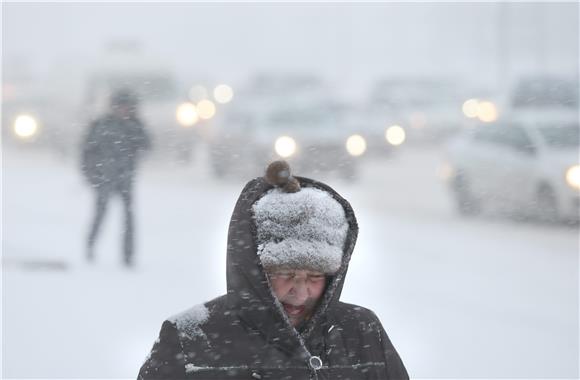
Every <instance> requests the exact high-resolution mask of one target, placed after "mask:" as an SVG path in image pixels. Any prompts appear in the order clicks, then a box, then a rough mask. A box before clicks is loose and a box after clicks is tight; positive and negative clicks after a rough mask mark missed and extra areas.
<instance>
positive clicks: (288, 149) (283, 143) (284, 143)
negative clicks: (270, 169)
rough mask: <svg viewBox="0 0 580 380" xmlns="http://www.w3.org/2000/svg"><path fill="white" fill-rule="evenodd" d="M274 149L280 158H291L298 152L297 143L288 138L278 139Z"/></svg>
mask: <svg viewBox="0 0 580 380" xmlns="http://www.w3.org/2000/svg"><path fill="white" fill-rule="evenodd" d="M274 149H275V150H276V153H278V155H279V156H280V157H284V158H286V157H290V156H291V155H293V154H294V153H295V152H296V141H294V139H293V138H292V137H288V136H281V137H278V139H277V140H276V143H275V144H274Z"/></svg>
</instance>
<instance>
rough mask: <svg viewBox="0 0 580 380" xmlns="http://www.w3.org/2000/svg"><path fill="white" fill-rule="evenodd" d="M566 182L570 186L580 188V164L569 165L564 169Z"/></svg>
mask: <svg viewBox="0 0 580 380" xmlns="http://www.w3.org/2000/svg"><path fill="white" fill-rule="evenodd" d="M566 182H567V183H568V185H569V186H570V187H573V188H574V189H579V190H580V165H574V166H570V167H569V168H568V170H566Z"/></svg>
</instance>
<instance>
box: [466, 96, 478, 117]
mask: <svg viewBox="0 0 580 380" xmlns="http://www.w3.org/2000/svg"><path fill="white" fill-rule="evenodd" d="M462 110H463V114H464V115H465V116H467V117H469V118H475V117H477V115H478V112H479V101H478V100H477V99H468V100H466V101H465V102H464V103H463V107H462Z"/></svg>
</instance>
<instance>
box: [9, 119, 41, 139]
mask: <svg viewBox="0 0 580 380" xmlns="http://www.w3.org/2000/svg"><path fill="white" fill-rule="evenodd" d="M37 132H38V123H37V121H36V119H35V118H33V117H32V116H29V115H19V116H18V117H17V118H16V120H14V133H15V134H16V136H18V137H20V138H23V139H28V138H31V137H32V136H34V135H35V134H36V133H37Z"/></svg>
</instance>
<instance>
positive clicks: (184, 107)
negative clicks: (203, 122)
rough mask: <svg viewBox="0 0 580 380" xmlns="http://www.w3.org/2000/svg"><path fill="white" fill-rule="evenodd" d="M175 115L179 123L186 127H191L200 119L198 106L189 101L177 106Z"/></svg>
mask: <svg viewBox="0 0 580 380" xmlns="http://www.w3.org/2000/svg"><path fill="white" fill-rule="evenodd" d="M175 117H176V119H177V121H178V122H179V124H181V125H182V126H184V127H191V126H192V125H194V124H195V123H197V121H198V120H199V115H198V114H197V108H196V107H195V106H194V105H193V104H191V103H189V102H186V103H182V104H180V105H179V106H178V107H177V111H176V112H175Z"/></svg>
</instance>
